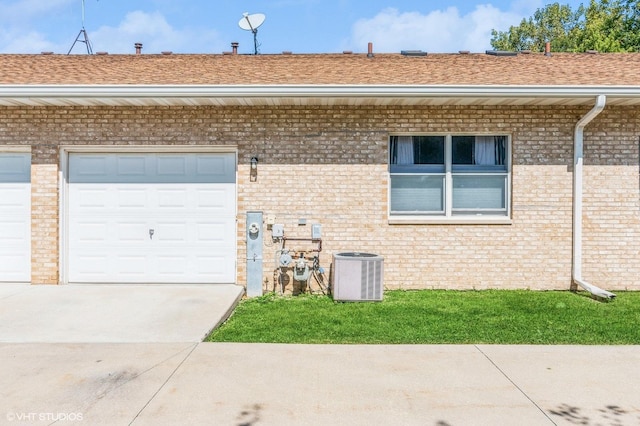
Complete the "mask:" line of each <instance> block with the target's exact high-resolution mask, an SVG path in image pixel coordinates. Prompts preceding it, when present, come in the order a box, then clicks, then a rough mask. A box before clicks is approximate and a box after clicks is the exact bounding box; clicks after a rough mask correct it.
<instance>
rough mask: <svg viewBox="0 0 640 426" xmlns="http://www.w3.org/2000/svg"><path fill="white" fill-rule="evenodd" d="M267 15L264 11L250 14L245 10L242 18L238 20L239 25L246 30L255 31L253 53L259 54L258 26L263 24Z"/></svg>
mask: <svg viewBox="0 0 640 426" xmlns="http://www.w3.org/2000/svg"><path fill="white" fill-rule="evenodd" d="M265 18H266V16H264V14H262V13H253V14H251V15H249V13H247V12H245V13H243V14H242V19H240V22H238V26H240V28H242V29H243V30H245V31H251V32H252V33H253V49H254V50H253V54H254V55H257V54H258V46H260V45H259V44H258V27H259V26H260V25H262V23H263V22H264V20H265Z"/></svg>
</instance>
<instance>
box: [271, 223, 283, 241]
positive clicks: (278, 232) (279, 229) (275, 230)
mask: <svg viewBox="0 0 640 426" xmlns="http://www.w3.org/2000/svg"><path fill="white" fill-rule="evenodd" d="M271 237H273V238H283V237H284V225H282V224H281V223H274V224H273V225H271Z"/></svg>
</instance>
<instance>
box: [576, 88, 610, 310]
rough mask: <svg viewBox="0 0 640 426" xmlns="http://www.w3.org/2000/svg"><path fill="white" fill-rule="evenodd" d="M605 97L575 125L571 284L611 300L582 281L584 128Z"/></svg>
mask: <svg viewBox="0 0 640 426" xmlns="http://www.w3.org/2000/svg"><path fill="white" fill-rule="evenodd" d="M606 100H607V97H606V96H605V95H598V97H597V98H596V103H595V105H594V107H593V108H592V109H591V111H589V112H588V113H586V114H585V115H584V116H583V117H582V118H581V119H580V121H578V123H577V124H576V128H575V132H574V141H573V142H574V144H573V262H572V270H571V280H572V283H575V284H577V285H579V286H580V287H582V288H584V289H585V290H587V291H588V292H589V293H591V294H593V295H594V296H597V297H601V298H604V299H613V298H614V297H616V295H615V294H613V293H610V292H608V291H606V290H603V289H601V288H599V287H596V286H594V285H592V284H589V283H588V282H586V281H584V280H583V279H582V173H583V171H582V166H583V158H584V149H583V148H584V128H585V127H586V126H587V124H589V123H590V122H591V120H593V119H594V118H596V117H597V116H598V114H600V113H601V112H602V110H603V109H604V106H605V103H606Z"/></svg>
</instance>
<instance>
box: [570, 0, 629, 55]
mask: <svg viewBox="0 0 640 426" xmlns="http://www.w3.org/2000/svg"><path fill="white" fill-rule="evenodd" d="M584 14H585V15H584V20H582V21H581V22H580V24H579V26H578V28H576V31H575V34H576V46H575V49H574V51H578V52H584V51H586V50H597V51H599V52H624V51H626V50H627V46H625V43H624V33H625V14H624V7H623V5H622V4H621V3H620V2H619V1H615V0H614V1H609V0H602V1H600V2H598V1H596V0H591V2H590V3H589V6H588V7H587V8H586V9H584Z"/></svg>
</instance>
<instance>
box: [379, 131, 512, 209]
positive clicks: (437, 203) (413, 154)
mask: <svg viewBox="0 0 640 426" xmlns="http://www.w3.org/2000/svg"><path fill="white" fill-rule="evenodd" d="M509 142H510V141H509V137H508V136H506V135H451V134H449V135H424V136H391V138H390V141H389V171H390V174H391V188H390V213H391V216H412V215H413V216H427V217H428V216H434V217H443V218H454V217H460V218H462V217H465V216H473V217H478V216H482V217H485V218H487V217H502V218H505V217H508V216H509V195H510V194H509V188H510V164H509V155H508V152H509Z"/></svg>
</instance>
